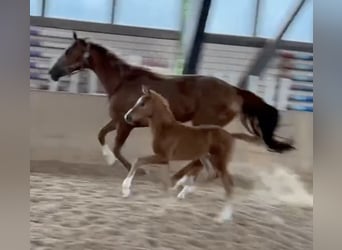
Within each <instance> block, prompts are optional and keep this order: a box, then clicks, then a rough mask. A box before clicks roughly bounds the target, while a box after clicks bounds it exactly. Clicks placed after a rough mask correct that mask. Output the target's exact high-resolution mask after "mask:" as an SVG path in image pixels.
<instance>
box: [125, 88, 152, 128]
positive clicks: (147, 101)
mask: <svg viewBox="0 0 342 250" xmlns="http://www.w3.org/2000/svg"><path fill="white" fill-rule="evenodd" d="M142 93H143V95H142V96H141V97H140V98H139V99H138V100H137V101H136V103H135V104H134V106H133V107H132V108H131V109H130V110H128V111H127V113H126V114H125V121H126V122H127V123H129V124H131V125H135V124H137V123H140V122H141V121H144V120H146V119H148V118H150V117H151V116H152V113H153V103H152V101H153V98H152V91H151V90H150V89H149V88H148V87H146V86H144V85H143V86H142Z"/></svg>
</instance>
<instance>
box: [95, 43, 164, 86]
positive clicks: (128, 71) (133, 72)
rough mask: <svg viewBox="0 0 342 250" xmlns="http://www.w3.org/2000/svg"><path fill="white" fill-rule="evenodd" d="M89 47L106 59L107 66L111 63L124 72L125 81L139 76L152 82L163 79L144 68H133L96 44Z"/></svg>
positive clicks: (133, 66)
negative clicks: (152, 80)
mask: <svg viewBox="0 0 342 250" xmlns="http://www.w3.org/2000/svg"><path fill="white" fill-rule="evenodd" d="M90 45H91V48H92V49H94V50H95V51H96V52H97V53H98V54H100V55H102V56H104V57H106V59H107V60H108V63H109V64H110V63H112V64H113V65H117V66H118V67H119V69H120V70H122V71H124V73H125V74H124V76H125V80H134V79H136V78H138V77H141V76H146V77H148V78H150V79H154V80H160V79H163V78H164V77H163V76H162V75H159V74H157V73H154V72H152V71H150V70H149V69H147V68H145V67H142V66H135V65H131V64H129V63H127V62H126V61H125V60H124V59H122V58H120V57H119V56H117V55H116V54H115V53H114V52H112V51H110V50H109V49H107V48H105V47H103V46H101V45H99V44H97V43H90Z"/></svg>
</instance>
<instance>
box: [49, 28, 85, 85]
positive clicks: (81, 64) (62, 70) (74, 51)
mask: <svg viewBox="0 0 342 250" xmlns="http://www.w3.org/2000/svg"><path fill="white" fill-rule="evenodd" d="M73 38H74V41H73V43H72V44H71V45H70V47H69V48H67V49H66V50H65V53H63V54H62V55H61V56H60V57H59V58H58V60H57V62H56V63H55V64H54V65H53V66H52V68H51V69H50V70H49V74H50V76H51V78H52V80H54V81H57V80H58V79H59V78H60V77H62V76H65V75H68V74H71V73H73V72H76V71H78V70H81V69H82V68H85V66H86V64H87V63H86V62H87V60H88V57H89V47H90V44H89V43H87V42H86V40H85V39H80V38H77V34H76V32H74V33H73Z"/></svg>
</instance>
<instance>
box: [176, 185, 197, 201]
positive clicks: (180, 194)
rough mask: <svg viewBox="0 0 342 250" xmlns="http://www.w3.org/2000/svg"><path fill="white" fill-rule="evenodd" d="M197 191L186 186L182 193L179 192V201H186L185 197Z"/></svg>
mask: <svg viewBox="0 0 342 250" xmlns="http://www.w3.org/2000/svg"><path fill="white" fill-rule="evenodd" d="M194 190H195V187H194V186H188V185H186V186H184V187H183V189H182V191H180V192H179V194H178V195H177V198H178V199H185V196H186V195H187V194H189V193H192V192H194Z"/></svg>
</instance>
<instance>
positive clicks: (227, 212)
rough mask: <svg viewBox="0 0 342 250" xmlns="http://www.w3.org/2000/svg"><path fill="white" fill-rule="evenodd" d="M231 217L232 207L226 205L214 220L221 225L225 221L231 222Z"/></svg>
mask: <svg viewBox="0 0 342 250" xmlns="http://www.w3.org/2000/svg"><path fill="white" fill-rule="evenodd" d="M232 217H233V206H232V205H231V204H229V203H226V204H225V205H224V207H223V209H222V211H221V213H220V214H219V215H218V216H217V217H216V218H215V219H214V220H215V221H216V222H218V223H223V222H225V221H229V220H231V219H232Z"/></svg>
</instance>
